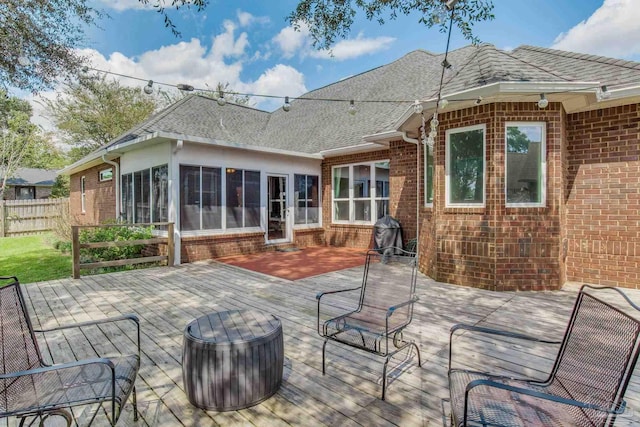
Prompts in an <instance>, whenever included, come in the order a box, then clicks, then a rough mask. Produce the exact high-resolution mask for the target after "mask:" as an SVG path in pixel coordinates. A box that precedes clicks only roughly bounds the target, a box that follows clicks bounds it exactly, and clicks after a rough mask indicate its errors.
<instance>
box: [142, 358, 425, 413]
mask: <svg viewBox="0 0 640 427" xmlns="http://www.w3.org/2000/svg"><path fill="white" fill-rule="evenodd" d="M418 360H420V358H419V357H418ZM132 393H133V396H132V399H133V401H132V403H133V421H138V399H137V398H136V386H133V391H132Z"/></svg>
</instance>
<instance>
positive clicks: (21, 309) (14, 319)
mask: <svg viewBox="0 0 640 427" xmlns="http://www.w3.org/2000/svg"><path fill="white" fill-rule="evenodd" d="M10 279H11V282H10V283H8V284H7V285H5V286H2V287H1V288H0V333H1V334H2V335H1V339H2V353H1V354H0V373H2V374H9V373H12V372H18V371H24V370H27V369H32V368H37V367H40V366H41V365H42V363H41V360H42V358H41V357H40V350H39V348H38V343H37V341H36V338H35V335H34V332H33V327H32V325H31V320H30V319H29V314H28V312H27V307H26V304H25V301H24V297H23V295H22V291H21V289H20V283H19V282H18V279H16V278H15V277H13V278H10ZM0 384H1V387H2V389H1V390H0V411H6V410H8V408H10V407H11V406H12V405H11V403H12V401H13V400H14V399H16V398H19V397H20V396H21V395H22V394H23V393H33V392H34V388H33V383H32V378H29V377H18V378H9V379H3V380H2V381H1V382H0Z"/></svg>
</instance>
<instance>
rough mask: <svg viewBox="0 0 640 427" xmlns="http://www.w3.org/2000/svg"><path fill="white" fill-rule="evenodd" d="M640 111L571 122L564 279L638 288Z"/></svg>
mask: <svg viewBox="0 0 640 427" xmlns="http://www.w3.org/2000/svg"><path fill="white" fill-rule="evenodd" d="M639 129H640V108H639V105H638V104H633V105H625V106H621V107H613V108H607V109H602V110H596V111H589V112H585V113H576V114H570V115H568V117H567V149H568V152H569V162H568V177H567V182H566V237H565V241H564V245H565V246H566V261H565V262H566V278H567V280H570V281H581V282H588V283H595V284H601V285H614V286H622V287H629V288H638V287H639V286H640V130H639Z"/></svg>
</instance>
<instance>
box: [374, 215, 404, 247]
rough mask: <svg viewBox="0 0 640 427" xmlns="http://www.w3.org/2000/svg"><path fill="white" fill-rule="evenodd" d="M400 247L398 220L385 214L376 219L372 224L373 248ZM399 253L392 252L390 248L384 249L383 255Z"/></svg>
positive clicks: (400, 233)
mask: <svg viewBox="0 0 640 427" xmlns="http://www.w3.org/2000/svg"><path fill="white" fill-rule="evenodd" d="M389 247H396V248H399V249H403V247H402V227H401V226H400V222H399V221H398V220H397V219H395V218H393V217H392V216H390V215H385V216H383V217H382V218H380V219H379V220H378V221H376V223H375V225H374V226H373V249H380V248H389ZM391 254H393V255H400V253H397V254H395V253H393V251H392V250H391V249H387V250H385V253H384V255H391Z"/></svg>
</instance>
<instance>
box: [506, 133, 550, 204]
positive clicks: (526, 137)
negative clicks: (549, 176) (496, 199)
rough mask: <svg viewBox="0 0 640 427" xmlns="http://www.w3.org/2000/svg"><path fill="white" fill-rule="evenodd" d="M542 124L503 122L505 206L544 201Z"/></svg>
mask: <svg viewBox="0 0 640 427" xmlns="http://www.w3.org/2000/svg"><path fill="white" fill-rule="evenodd" d="M545 144H546V141H545V124H544V123H507V125H506V147H505V148H506V156H505V159H506V160H505V161H506V168H505V169H506V186H505V193H506V194H505V197H506V205H507V206H509V207H536V206H544V204H545V188H546V187H545V181H546V179H545V178H546V177H545V171H546V162H545V152H546V148H545Z"/></svg>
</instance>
